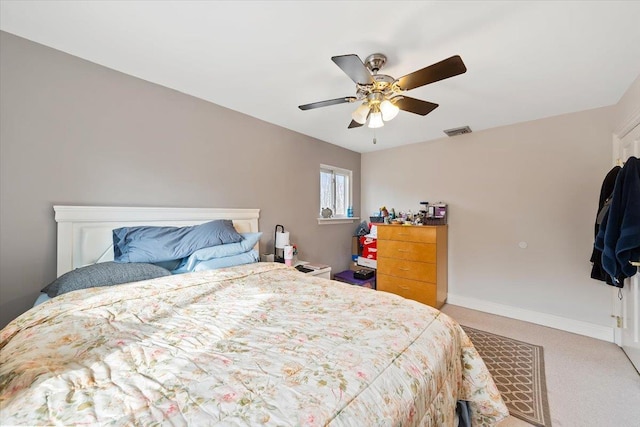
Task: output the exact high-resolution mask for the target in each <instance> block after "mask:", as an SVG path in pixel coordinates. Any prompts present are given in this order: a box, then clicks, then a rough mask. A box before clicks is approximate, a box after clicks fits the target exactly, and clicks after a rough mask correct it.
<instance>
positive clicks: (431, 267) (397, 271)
mask: <svg viewBox="0 0 640 427" xmlns="http://www.w3.org/2000/svg"><path fill="white" fill-rule="evenodd" d="M378 274H387V275H389V276H395V277H403V278H405V279H411V280H418V281H421V282H431V283H436V277H437V276H436V264H430V263H426V262H415V261H405V260H402V259H395V258H386V257H381V256H380V255H378Z"/></svg>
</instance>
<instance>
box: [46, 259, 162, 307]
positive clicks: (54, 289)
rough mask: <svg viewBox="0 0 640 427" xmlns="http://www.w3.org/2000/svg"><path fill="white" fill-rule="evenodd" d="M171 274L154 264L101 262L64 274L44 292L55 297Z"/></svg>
mask: <svg viewBox="0 0 640 427" xmlns="http://www.w3.org/2000/svg"><path fill="white" fill-rule="evenodd" d="M170 275H171V272H170V271H169V270H167V269H165V268H162V267H158V266H157V265H153V264H144V263H142V264H141V263H132V264H116V263H115V262H100V263H98V264H92V265H87V266H86V267H80V268H76V269H75V270H71V271H69V272H68V273H65V274H63V275H62V276H60V277H58V278H57V279H56V280H54V281H53V282H51V283H49V284H48V285H47V286H45V288H44V289H43V290H42V292H46V293H47V295H49V296H50V297H51V298H53V297H56V296H58V295H62V294H65V293H67V292H71V291H76V290H78V289H86V288H95V287H100V286H111V285H119V284H121V283H129V282H138V281H140V280H149V279H155V278H156V277H163V276H170Z"/></svg>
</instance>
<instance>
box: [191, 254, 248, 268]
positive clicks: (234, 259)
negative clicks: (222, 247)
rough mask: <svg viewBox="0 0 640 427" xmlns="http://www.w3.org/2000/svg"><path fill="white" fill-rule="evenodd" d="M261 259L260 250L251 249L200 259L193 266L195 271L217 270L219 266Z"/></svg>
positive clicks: (229, 265)
mask: <svg viewBox="0 0 640 427" xmlns="http://www.w3.org/2000/svg"><path fill="white" fill-rule="evenodd" d="M259 259H260V257H259V255H258V251H256V250H255V249H253V250H250V251H249V252H245V253H243V254H239V255H232V256H226V257H223V258H213V259H209V260H206V261H199V262H198V263H196V265H195V266H194V267H193V271H203V270H216V269H218V268H224V267H233V266H235V265H243V264H251V263H254V262H258V260H259Z"/></svg>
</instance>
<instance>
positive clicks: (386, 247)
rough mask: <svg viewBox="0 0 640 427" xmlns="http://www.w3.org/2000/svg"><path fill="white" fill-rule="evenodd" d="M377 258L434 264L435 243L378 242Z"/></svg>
mask: <svg viewBox="0 0 640 427" xmlns="http://www.w3.org/2000/svg"><path fill="white" fill-rule="evenodd" d="M378 257H387V258H396V259H404V260H407V261H420V262H430V263H435V262H436V245H435V243H416V242H400V241H398V240H378Z"/></svg>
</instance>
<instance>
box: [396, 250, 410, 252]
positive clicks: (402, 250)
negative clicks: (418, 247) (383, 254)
mask: <svg viewBox="0 0 640 427" xmlns="http://www.w3.org/2000/svg"><path fill="white" fill-rule="evenodd" d="M398 252H411V251H408V250H406V249H398Z"/></svg>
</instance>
